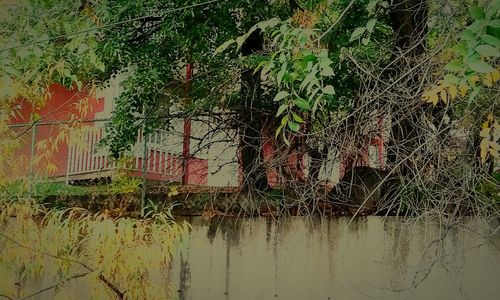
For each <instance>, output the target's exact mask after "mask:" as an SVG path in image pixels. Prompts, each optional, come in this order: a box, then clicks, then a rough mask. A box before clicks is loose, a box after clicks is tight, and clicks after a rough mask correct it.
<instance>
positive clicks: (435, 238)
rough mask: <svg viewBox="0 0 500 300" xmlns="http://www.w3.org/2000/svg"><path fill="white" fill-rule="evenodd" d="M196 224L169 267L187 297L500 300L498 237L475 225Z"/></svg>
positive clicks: (373, 221)
mask: <svg viewBox="0 0 500 300" xmlns="http://www.w3.org/2000/svg"><path fill="white" fill-rule="evenodd" d="M190 222H191V223H192V225H193V232H192V239H191V241H190V242H189V244H188V245H186V249H184V250H183V251H182V253H180V254H179V255H178V257H176V258H175V259H174V263H173V266H172V268H171V270H170V274H171V275H170V276H171V280H172V281H173V284H174V285H175V286H176V289H177V290H178V292H177V295H178V297H179V299H196V300H198V299H200V300H204V299H287V300H293V299H341V300H344V299H500V235H499V234H494V233H492V230H491V229H489V228H491V227H488V226H484V224H480V223H478V222H476V221H474V220H467V221H464V224H462V225H461V226H459V227H454V228H452V229H450V230H448V231H446V230H445V229H444V228H442V227H440V226H438V225H437V224H436V223H430V222H426V224H423V223H421V222H416V221H402V220H400V219H396V218H388V219H386V220H384V219H382V218H380V217H368V218H358V219H355V220H354V221H353V222H352V223H351V224H350V226H349V227H348V226H347V225H348V223H349V218H333V219H320V220H312V219H304V218H299V217H290V218H286V219H282V220H280V221H276V220H273V219H266V218H256V219H239V220H236V219H229V218H226V219H222V220H221V219H212V220H211V221H206V220H203V219H201V218H193V219H191V220H190ZM445 233H446V234H445Z"/></svg>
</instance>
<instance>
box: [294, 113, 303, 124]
mask: <svg viewBox="0 0 500 300" xmlns="http://www.w3.org/2000/svg"><path fill="white" fill-rule="evenodd" d="M292 117H293V119H294V120H295V122H297V123H304V120H303V119H302V118H301V117H300V116H299V115H297V114H296V113H292Z"/></svg>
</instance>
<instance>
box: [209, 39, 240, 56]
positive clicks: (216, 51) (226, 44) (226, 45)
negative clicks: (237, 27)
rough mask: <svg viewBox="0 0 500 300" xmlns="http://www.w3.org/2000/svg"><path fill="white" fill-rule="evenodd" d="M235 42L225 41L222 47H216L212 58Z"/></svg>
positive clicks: (231, 40)
mask: <svg viewBox="0 0 500 300" xmlns="http://www.w3.org/2000/svg"><path fill="white" fill-rule="evenodd" d="M235 42H236V41H235V40H233V39H230V40H227V41H225V42H224V43H223V44H222V45H220V46H219V47H217V49H215V51H214V54H213V55H212V56H216V55H217V54H219V53H222V52H224V51H225V50H226V49H227V47H229V46H230V45H231V44H233V43H235Z"/></svg>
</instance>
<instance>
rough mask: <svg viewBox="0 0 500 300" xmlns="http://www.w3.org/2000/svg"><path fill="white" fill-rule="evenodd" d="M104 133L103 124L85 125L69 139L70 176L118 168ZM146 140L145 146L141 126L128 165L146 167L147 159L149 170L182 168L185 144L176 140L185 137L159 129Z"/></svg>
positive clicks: (161, 172) (171, 172) (137, 168)
mask: <svg viewBox="0 0 500 300" xmlns="http://www.w3.org/2000/svg"><path fill="white" fill-rule="evenodd" d="M104 134H105V133H104V129H103V128H102V127H84V128H81V129H79V130H77V131H75V132H74V133H73V135H72V137H71V138H70V139H69V140H68V160H67V178H69V177H70V176H75V175H82V174H88V175H92V174H93V173H95V176H96V177H98V176H99V173H101V172H105V171H111V170H113V169H115V168H116V166H117V164H116V161H114V160H111V159H110V158H109V154H110V153H109V150H107V149H106V148H104V147H101V146H100V145H99V142H100V141H101V140H102V138H103V137H104ZM146 140H147V141H146V149H144V137H143V134H142V131H141V130H140V131H139V132H138V134H137V139H136V143H135V144H134V146H133V147H132V149H131V150H130V151H129V153H127V154H126V156H127V157H130V158H131V160H132V164H129V165H128V169H130V170H135V171H142V167H143V165H142V164H143V162H146V172H147V173H149V174H158V175H176V174H178V173H179V172H181V171H182V160H181V158H180V157H181V151H180V149H181V146H179V145H176V144H175V142H176V141H177V142H178V143H179V141H182V137H180V139H179V137H177V136H176V135H174V134H172V133H170V132H168V131H165V130H157V131H155V132H154V133H152V134H149V135H147V137H146ZM178 143H177V144H178ZM90 177H92V176H90Z"/></svg>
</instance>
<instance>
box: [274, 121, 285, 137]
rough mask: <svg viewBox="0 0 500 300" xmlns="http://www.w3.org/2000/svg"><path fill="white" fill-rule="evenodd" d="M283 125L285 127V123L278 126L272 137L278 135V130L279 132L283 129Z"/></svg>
mask: <svg viewBox="0 0 500 300" xmlns="http://www.w3.org/2000/svg"><path fill="white" fill-rule="evenodd" d="M283 127H285V125H284V124H281V125H280V126H279V127H278V129H276V133H275V135H274V138H277V137H278V135H279V134H280V132H281V130H282V129H283Z"/></svg>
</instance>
